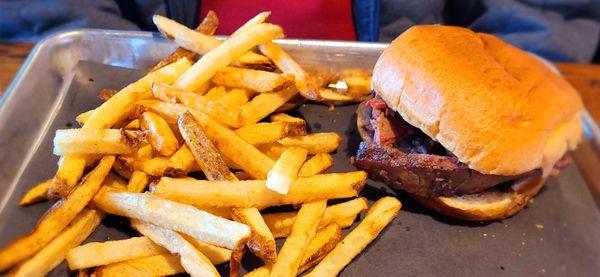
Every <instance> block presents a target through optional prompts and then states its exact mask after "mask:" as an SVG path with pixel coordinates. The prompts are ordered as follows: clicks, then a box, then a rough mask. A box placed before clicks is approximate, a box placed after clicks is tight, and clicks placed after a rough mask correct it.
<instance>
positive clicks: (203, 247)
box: [180, 234, 231, 265]
mask: <svg viewBox="0 0 600 277" xmlns="http://www.w3.org/2000/svg"><path fill="white" fill-rule="evenodd" d="M180 235H181V236H183V238H185V239H186V240H187V241H189V242H190V243H191V244H192V245H194V247H196V249H198V250H200V252H202V254H204V256H206V257H207V258H208V259H209V260H210V262H211V263H212V264H214V265H218V264H222V263H225V262H228V261H229V259H231V250H229V249H226V248H222V247H218V246H214V245H212V244H208V243H206V242H202V241H199V240H197V239H195V238H193V237H190V236H188V235H186V234H180Z"/></svg>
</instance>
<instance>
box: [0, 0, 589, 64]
mask: <svg viewBox="0 0 600 277" xmlns="http://www.w3.org/2000/svg"><path fill="white" fill-rule="evenodd" d="M209 10H214V11H215V12H217V14H218V15H219V16H220V17H221V19H222V20H221V24H220V26H219V31H218V34H230V33H231V32H233V31H234V30H235V29H236V28H237V27H239V26H240V25H241V24H243V22H245V21H246V20H248V19H249V18H251V17H252V16H254V15H255V14H257V13H258V12H261V11H265V10H270V11H272V13H271V16H270V19H269V21H270V22H273V23H276V24H280V25H282V26H283V28H284V30H286V35H287V37H288V38H304V39H332V40H359V41H381V42H389V41H391V40H392V39H394V38H395V37H396V36H398V35H399V34H401V33H402V32H403V31H405V30H406V29H408V28H409V27H410V26H413V25H416V24H445V25H456V26H463V27H468V28H470V29H472V30H474V31H477V32H485V33H492V34H495V35H497V36H499V37H501V38H502V39H504V40H505V41H507V42H509V43H511V44H513V45H516V46H518V47H520V48H523V49H525V50H527V51H530V52H533V53H535V54H538V55H540V56H542V57H545V58H547V59H550V60H553V61H562V62H591V61H595V62H599V61H600V54H599V53H598V52H599V51H598V41H599V38H600V0H345V1H344V0H341V1H340V0H303V1H285V0H253V1H240V0H201V1H198V0H145V1H143V0H99V1H90V0H79V1H78V0H47V1H41V0H38V1H35V0H29V1H24V0H23V1H11V0H0V40H4V41H23V40H38V39H41V38H43V37H44V36H47V35H49V34H52V33H55V32H58V31H64V30H68V29H74V28H83V27H85V28H104V29H120V30H149V31H155V30H156V28H155V27H154V26H153V24H152V21H151V17H152V15H153V14H161V15H166V16H168V17H170V18H172V19H174V20H177V21H178V22H181V23H183V24H185V25H187V26H189V27H192V28H193V27H195V26H196V25H197V24H198V22H199V19H200V18H201V17H202V16H203V15H204V14H206V13H207V12H208V11H209Z"/></svg>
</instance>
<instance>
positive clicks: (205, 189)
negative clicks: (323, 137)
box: [150, 171, 367, 209]
mask: <svg viewBox="0 0 600 277" xmlns="http://www.w3.org/2000/svg"><path fill="white" fill-rule="evenodd" d="M366 178H367V174H366V173H365V172H364V171H354V172H348V173H331V174H320V175H315V176H312V177H307V178H298V179H296V180H295V181H294V183H293V184H292V186H291V187H290V191H289V192H288V194H286V195H282V194H278V193H276V192H274V191H271V190H269V189H267V188H266V187H265V180H248V181H206V180H195V179H191V178H186V179H183V178H179V179H176V178H170V177H162V178H161V179H160V181H159V182H158V183H157V184H155V185H153V186H152V187H151V189H150V190H151V191H152V192H153V194H154V195H156V196H158V197H161V198H165V199H171V200H173V201H177V202H181V203H186V204H190V205H195V206H197V207H200V208H202V207H206V206H209V207H236V208H249V207H255V208H259V209H261V208H266V207H270V206H279V205H287V204H300V203H307V202H312V201H317V200H324V199H337V198H348V197H354V196H356V195H357V194H358V192H359V191H360V190H361V189H362V187H363V186H364V184H365V181H366ZM216 197H218V198H216ZM214 199H219V201H211V200H214Z"/></svg>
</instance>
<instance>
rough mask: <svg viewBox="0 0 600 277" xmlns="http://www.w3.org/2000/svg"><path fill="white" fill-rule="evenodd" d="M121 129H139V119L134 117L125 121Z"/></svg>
mask: <svg viewBox="0 0 600 277" xmlns="http://www.w3.org/2000/svg"><path fill="white" fill-rule="evenodd" d="M123 129H125V130H139V129H141V128H140V120H139V119H134V120H132V121H129V123H127V125H125V126H123Z"/></svg>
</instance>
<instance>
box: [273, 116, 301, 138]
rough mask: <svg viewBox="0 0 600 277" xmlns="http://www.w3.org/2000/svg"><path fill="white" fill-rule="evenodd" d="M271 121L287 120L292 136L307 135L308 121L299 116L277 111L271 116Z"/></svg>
mask: <svg viewBox="0 0 600 277" xmlns="http://www.w3.org/2000/svg"><path fill="white" fill-rule="evenodd" d="M269 120H270V121H271V122H287V123H288V126H289V129H290V130H289V135H290V136H303V135H306V121H304V119H302V118H299V117H293V116H291V115H288V114H285V113H276V114H272V115H271V116H269Z"/></svg>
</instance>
